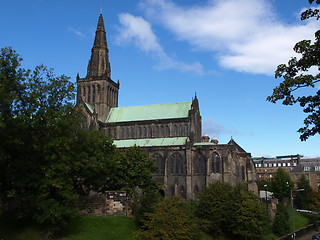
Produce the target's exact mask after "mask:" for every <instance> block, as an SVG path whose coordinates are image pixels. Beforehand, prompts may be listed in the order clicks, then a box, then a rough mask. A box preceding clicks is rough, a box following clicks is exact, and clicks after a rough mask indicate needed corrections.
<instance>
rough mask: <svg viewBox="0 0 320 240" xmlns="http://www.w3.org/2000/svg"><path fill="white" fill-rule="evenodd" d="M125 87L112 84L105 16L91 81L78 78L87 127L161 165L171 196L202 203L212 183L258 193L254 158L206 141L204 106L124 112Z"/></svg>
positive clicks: (90, 71) (195, 101) (195, 102)
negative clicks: (121, 92) (122, 95)
mask: <svg viewBox="0 0 320 240" xmlns="http://www.w3.org/2000/svg"><path fill="white" fill-rule="evenodd" d="M119 88H120V84H119V81H118V82H114V81H113V80H112V79H111V68H110V62H109V49H108V46H107V38H106V31H105V26H104V22H103V17H102V14H100V16H99V20H98V25H97V30H96V33H95V39H94V44H93V47H92V50H91V58H90V60H89V63H88V69H87V76H86V77H84V78H80V77H79V74H78V75H77V104H78V105H80V106H81V107H82V111H83V114H84V128H86V129H88V130H92V129H98V130H100V131H102V132H104V133H105V134H108V135H111V137H112V139H113V141H114V144H115V145H116V146H117V148H119V149H120V150H123V149H125V148H128V147H130V146H134V145H136V146H140V147H141V148H142V150H144V151H146V152H147V153H148V155H149V157H151V158H153V159H154V160H155V163H156V165H157V166H158V167H159V172H158V173H156V174H154V176H153V177H154V179H155V180H157V181H158V182H160V183H161V185H162V189H161V190H160V192H161V193H162V194H163V195H164V196H166V197H170V196H174V195H179V196H182V197H183V198H184V199H186V200H191V199H195V198H197V195H198V193H199V192H200V191H201V188H202V187H204V186H207V185H208V184H209V183H210V182H212V181H216V180H219V181H223V182H228V183H230V184H231V185H235V184H237V183H240V182H242V183H245V184H247V186H248V188H249V189H250V190H253V191H255V192H256V191H257V186H256V183H255V168H254V165H253V161H252V159H251V154H250V153H247V152H246V151H244V150H243V149H242V148H241V147H240V146H239V145H238V144H237V143H236V142H235V141H234V140H233V139H232V138H231V140H230V141H229V142H228V143H227V144H219V142H218V140H217V139H216V138H213V139H212V140H211V141H210V138H209V136H207V135H204V136H202V133H201V115H200V109H199V101H198V98H197V96H194V97H193V98H192V100H191V101H189V102H178V103H170V104H154V105H144V106H133V107H118V93H119Z"/></svg>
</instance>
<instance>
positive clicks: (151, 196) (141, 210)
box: [132, 190, 163, 227]
mask: <svg viewBox="0 0 320 240" xmlns="http://www.w3.org/2000/svg"><path fill="white" fill-rule="evenodd" d="M162 199H163V197H162V196H161V195H160V193H159V192H157V191H156V190H150V191H147V192H145V193H143V194H142V196H137V197H135V198H134V203H133V204H132V211H133V215H134V218H135V220H136V223H137V225H138V226H139V227H141V226H142V225H143V223H144V222H147V221H148V218H147V217H146V213H152V212H154V209H153V206H154V205H155V204H156V203H158V202H160V201H161V200H162Z"/></svg>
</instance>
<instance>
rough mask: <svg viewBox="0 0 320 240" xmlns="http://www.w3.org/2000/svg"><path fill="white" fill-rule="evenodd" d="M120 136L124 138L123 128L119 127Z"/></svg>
mask: <svg viewBox="0 0 320 240" xmlns="http://www.w3.org/2000/svg"><path fill="white" fill-rule="evenodd" d="M121 138H122V139H124V128H121Z"/></svg>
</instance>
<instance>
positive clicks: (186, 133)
mask: <svg viewBox="0 0 320 240" xmlns="http://www.w3.org/2000/svg"><path fill="white" fill-rule="evenodd" d="M184 135H185V136H188V125H187V124H185V125H184Z"/></svg>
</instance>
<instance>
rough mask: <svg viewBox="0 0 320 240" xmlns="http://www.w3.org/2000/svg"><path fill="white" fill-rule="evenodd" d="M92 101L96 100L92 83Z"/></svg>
mask: <svg viewBox="0 0 320 240" xmlns="http://www.w3.org/2000/svg"><path fill="white" fill-rule="evenodd" d="M92 102H93V103H95V102H96V87H95V86H94V85H93V86H92Z"/></svg>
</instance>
